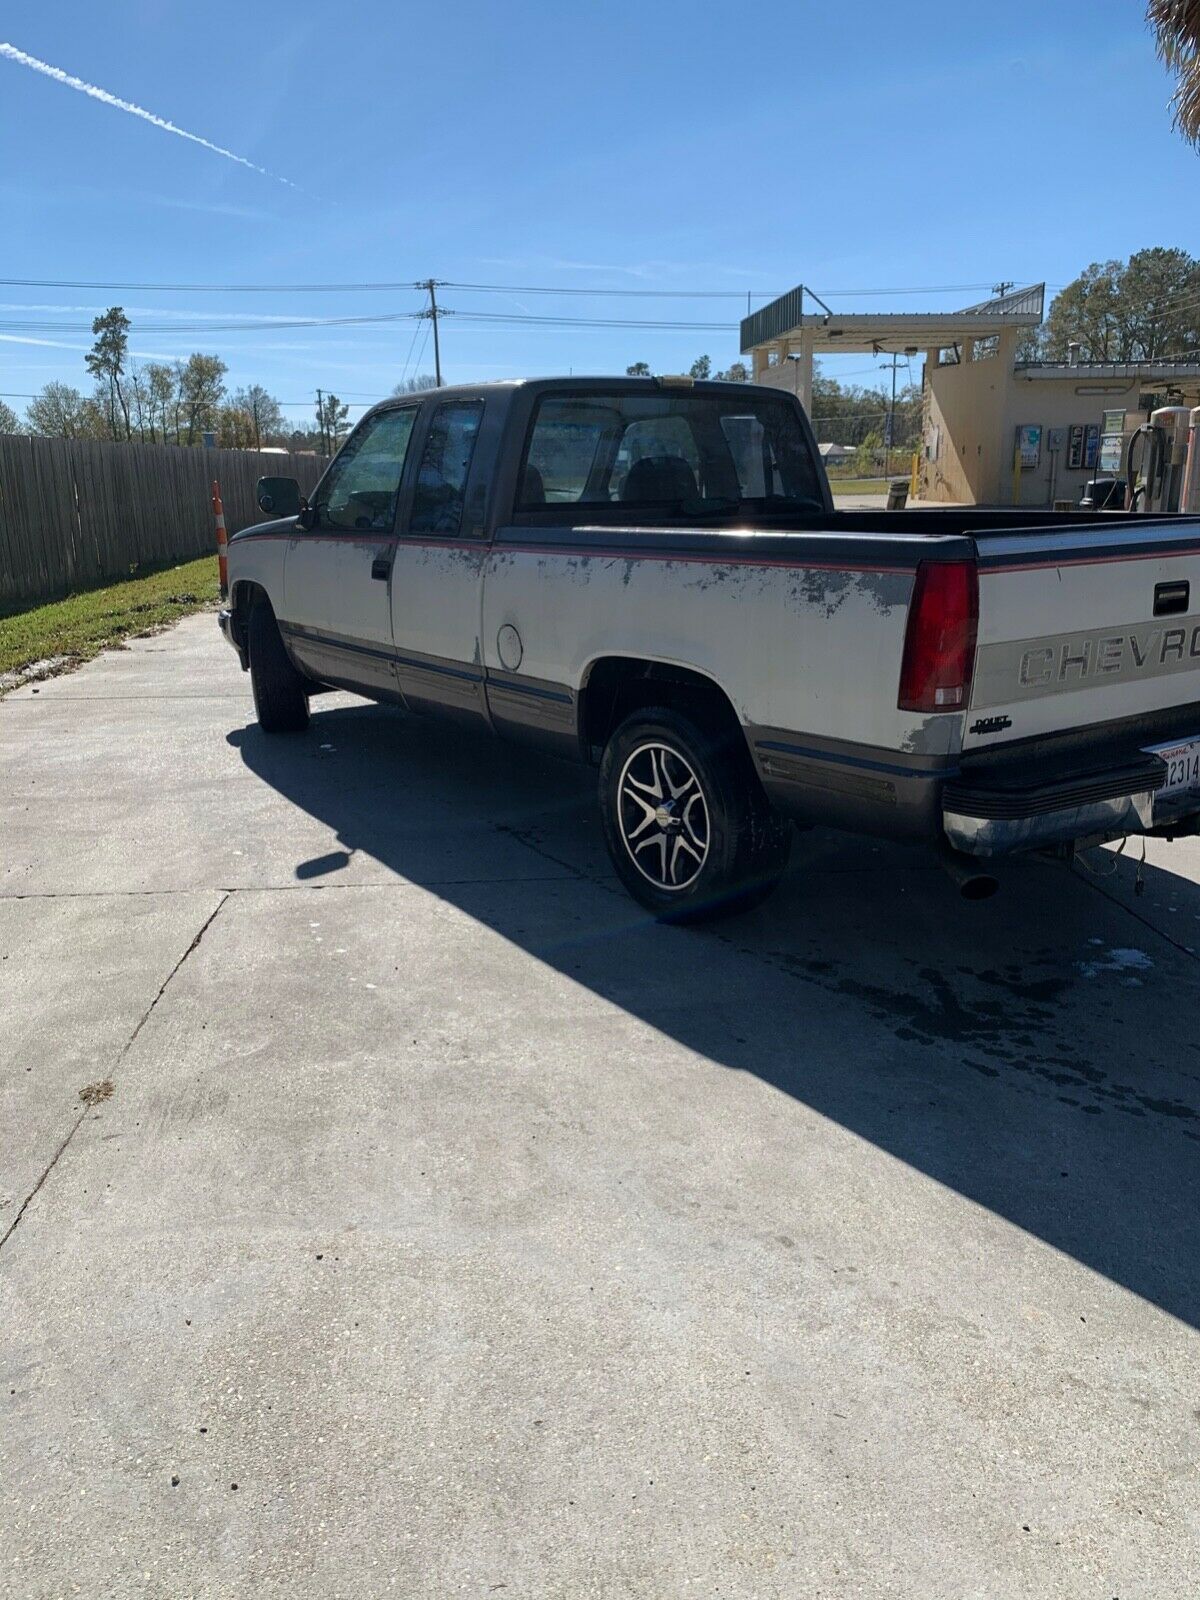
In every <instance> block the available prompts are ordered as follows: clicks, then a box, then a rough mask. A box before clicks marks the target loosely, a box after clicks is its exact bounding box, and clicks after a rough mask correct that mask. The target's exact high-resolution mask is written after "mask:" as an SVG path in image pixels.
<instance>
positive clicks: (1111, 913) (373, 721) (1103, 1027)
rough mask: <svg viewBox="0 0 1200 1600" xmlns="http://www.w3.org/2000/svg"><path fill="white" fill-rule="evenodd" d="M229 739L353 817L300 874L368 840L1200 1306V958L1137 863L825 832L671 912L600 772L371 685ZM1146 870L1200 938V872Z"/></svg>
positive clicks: (374, 850)
mask: <svg viewBox="0 0 1200 1600" xmlns="http://www.w3.org/2000/svg"><path fill="white" fill-rule="evenodd" d="M229 737H230V742H231V743H232V744H234V745H235V746H236V747H237V748H238V750H239V752H240V754H241V756H242V759H243V760H244V762H245V763H246V765H247V766H248V767H249V768H250V769H251V771H253V772H254V773H256V774H257V775H258V776H259V777H260V778H261V779H262V780H263V781H264V782H265V783H267V784H269V785H271V786H272V787H273V788H274V789H275V790H277V791H278V792H279V793H281V794H282V795H283V796H285V797H286V798H287V799H288V800H290V801H291V802H292V803H293V804H294V805H296V806H297V807H299V808H301V809H302V810H303V811H305V812H307V813H308V814H309V815H311V816H312V817H314V818H316V819H319V820H320V821H321V822H322V823H324V824H325V825H327V826H328V827H329V828H331V829H333V830H334V831H335V833H336V835H337V841H338V846H339V848H337V849H335V850H331V851H329V852H327V853H325V854H323V855H321V856H319V857H316V858H313V859H310V860H307V861H303V862H297V863H296V869H295V870H296V876H297V879H298V880H300V881H304V882H309V883H313V884H317V883H324V884H330V883H336V882H337V881H338V875H339V873H341V872H343V871H344V870H345V868H346V867H347V865H348V864H349V862H350V861H351V859H352V858H354V857H361V856H367V857H370V858H373V860H374V861H376V862H378V863H379V864H380V865H381V866H382V867H383V868H386V869H387V870H388V871H389V872H390V873H395V874H398V875H400V876H401V877H403V878H405V879H408V880H410V881H412V882H414V883H416V884H421V885H426V886H428V887H429V889H430V890H431V891H433V892H435V893H436V894H437V895H438V896H439V897H441V898H442V899H443V900H445V901H446V902H448V903H450V904H452V905H454V906H457V907H459V908H460V909H461V910H462V911H463V912H464V913H466V914H467V915H469V916H471V917H472V918H474V919H477V920H478V921H480V922H482V923H484V924H486V925H487V926H489V927H490V928H491V929H493V930H494V931H495V932H496V933H498V934H500V935H501V936H502V937H503V938H505V939H507V940H509V941H511V942H512V943H513V944H514V945H516V946H517V947H519V948H520V949H522V950H524V951H526V952H528V953H529V954H530V955H532V956H534V957H536V958H537V959H538V960H539V961H541V962H545V963H549V964H550V965H551V966H553V967H555V968H557V969H558V970H560V971H561V972H563V973H565V974H567V975H569V976H570V978H571V979H573V980H574V981H576V982H579V983H582V984H585V985H586V986H587V987H588V988H589V989H591V990H592V991H593V992H595V993H596V994H598V995H601V996H603V997H604V998H605V999H607V1000H608V1001H610V1002H612V1003H613V1004H615V1005H617V1006H619V1007H621V1008H622V1009H623V1010H624V1011H626V1012H627V1013H629V1014H630V1015H632V1016H634V1017H637V1018H639V1019H641V1020H642V1021H644V1022H646V1023H648V1024H649V1025H650V1026H652V1027H653V1028H655V1029H657V1030H659V1031H661V1032H662V1033H663V1034H665V1035H667V1036H669V1037H670V1038H672V1039H675V1040H677V1041H678V1042H679V1043H681V1044H683V1045H685V1046H686V1047H688V1048H689V1049H691V1050H693V1051H697V1052H699V1053H701V1054H702V1055H704V1056H705V1057H707V1058H709V1059H710V1060H712V1061H715V1062H718V1063H720V1064H721V1065H723V1066H725V1067H728V1068H731V1069H735V1070H737V1071H739V1072H744V1073H752V1074H754V1075H756V1076H757V1077H758V1078H760V1079H762V1080H763V1081H765V1082H766V1083H769V1084H771V1085H773V1086H774V1087H775V1088H776V1089H778V1090H780V1091H782V1092H783V1093H785V1094H787V1095H790V1096H793V1097H795V1099H797V1100H798V1101H801V1102H803V1103H805V1104H806V1105H808V1106H810V1107H812V1108H813V1109H815V1110H816V1111H817V1112H819V1113H821V1114H822V1115H823V1116H826V1117H829V1118H831V1119H833V1120H835V1121H836V1122H837V1123H839V1124H841V1125H842V1126H844V1127H846V1128H848V1129H850V1130H852V1131H853V1132H854V1133H856V1134H857V1135H859V1136H860V1137H862V1138H863V1139H867V1140H870V1141H871V1142H872V1143H874V1144H875V1145H877V1146H879V1147H880V1148H882V1149H884V1150H886V1151H888V1152H889V1153H890V1154H892V1155H893V1156H895V1157H897V1158H899V1159H900V1160H902V1161H904V1162H907V1163H909V1164H910V1165H911V1166H912V1167H914V1168H915V1169H917V1170H919V1171H920V1172H923V1173H925V1174H927V1175H929V1176H930V1177H931V1178H934V1179H936V1180H937V1181H938V1182H939V1183H941V1184H944V1185H946V1186H948V1187H949V1188H951V1189H953V1190H955V1191H957V1192H958V1193H960V1194H961V1195H963V1196H966V1197H967V1198H968V1199H970V1200H971V1201H973V1202H975V1203H976V1204H978V1205H980V1206H984V1207H987V1208H988V1209H989V1210H990V1211H992V1212H994V1213H996V1214H997V1215H999V1216H1001V1217H1003V1218H1005V1219H1007V1220H1008V1221H1009V1222H1011V1223H1014V1224H1016V1225H1017V1226H1018V1227H1020V1228H1023V1229H1026V1230H1027V1231H1028V1232H1029V1233H1031V1234H1033V1235H1035V1236H1037V1237H1038V1238H1040V1239H1042V1240H1044V1241H1045V1242H1046V1243H1048V1244H1050V1245H1052V1246H1053V1247H1054V1248H1056V1249H1058V1250H1060V1251H1063V1252H1066V1253H1067V1254H1069V1255H1071V1256H1073V1257H1075V1258H1076V1259H1077V1260H1078V1261H1080V1262H1082V1263H1084V1264H1085V1265H1086V1266H1088V1267H1090V1268H1091V1269H1093V1270H1094V1271H1096V1272H1098V1273H1101V1274H1103V1275H1105V1276H1106V1277H1107V1278H1109V1279H1112V1280H1113V1281H1114V1282H1116V1283H1119V1284H1121V1285H1123V1286H1124V1287H1125V1288H1127V1289H1130V1290H1132V1291H1134V1292H1135V1293H1137V1294H1139V1295H1141V1296H1143V1297H1145V1298H1146V1299H1147V1300H1149V1301H1152V1302H1154V1303H1156V1304H1157V1305H1159V1306H1161V1307H1163V1308H1164V1309H1166V1310H1167V1311H1169V1312H1171V1313H1173V1314H1174V1315H1175V1316H1177V1317H1179V1318H1182V1319H1184V1320H1186V1321H1187V1322H1189V1323H1192V1324H1194V1325H1200V1281H1198V1272H1197V1267H1198V1264H1200V1230H1198V1229H1197V1226H1196V1219H1197V1215H1198V1214H1200V1211H1198V1208H1200V1030H1198V1029H1197V1026H1196V1017H1197V1015H1198V1014H1200V1012H1198V1001H1200V992H1198V991H1200V984H1198V982H1197V975H1198V973H1200V967H1198V964H1197V960H1196V958H1195V956H1193V955H1192V954H1190V953H1189V952H1188V951H1187V950H1186V949H1185V948H1183V947H1182V946H1183V943H1184V942H1186V941H1185V938H1184V937H1183V936H1180V937H1178V938H1176V937H1175V936H1174V934H1172V935H1171V936H1169V937H1167V936H1164V935H1163V934H1162V933H1159V932H1157V931H1155V930H1154V929H1153V928H1151V927H1149V926H1147V925H1146V923H1145V922H1143V921H1140V920H1138V919H1137V917H1136V916H1135V915H1132V914H1131V910H1130V909H1129V908H1127V907H1126V906H1124V905H1122V904H1119V903H1117V901H1118V899H1120V898H1121V897H1123V896H1124V895H1125V894H1126V893H1127V892H1128V886H1129V881H1130V879H1129V874H1130V872H1131V871H1132V868H1131V866H1130V865H1129V864H1128V863H1121V864H1119V866H1118V869H1117V872H1116V874H1115V875H1114V878H1113V879H1112V880H1109V881H1108V882H1107V892H1100V891H1101V887H1102V886H1101V885H1100V884H1099V883H1093V882H1091V881H1089V880H1088V879H1087V877H1086V876H1085V875H1084V874H1082V873H1081V872H1080V871H1079V869H1078V868H1077V869H1076V870H1075V871H1071V870H1068V869H1067V868H1065V867H1061V866H1052V865H1049V864H1044V863H1040V862H1037V863H1030V864H1026V865H1020V864H1013V865H1011V866H1010V868H1009V869H1008V870H1007V871H1006V873H1005V876H1004V880H1003V887H1002V889H1001V893H1000V894H999V895H998V896H997V897H996V898H995V899H994V900H991V901H988V902H985V903H983V904H970V903H967V902H964V901H963V900H961V899H960V898H959V896H958V893H957V891H956V889H955V887H954V886H953V884H951V883H950V881H949V880H948V879H947V878H946V877H945V876H944V874H942V873H941V871H940V870H939V869H938V867H937V866H936V865H935V864H934V863H933V862H932V861H931V859H930V858H929V857H928V856H926V855H924V854H922V853H921V852H918V851H913V850H905V849H903V848H901V847H893V846H888V845H884V844H879V843H876V842H874V841H870V840H860V839H855V838H850V837H848V836H841V835H835V834H832V833H826V834H822V833H820V832H818V833H813V834H810V835H804V836H803V837H800V838H798V839H797V841H796V847H795V849H794V851H793V857H792V866H791V868H790V869H789V873H788V876H787V878H786V879H785V881H784V883H783V885H782V886H781V888H780V890H779V892H778V893H777V894H776V895H775V896H773V897H772V899H771V900H770V901H769V902H768V903H767V904H766V905H765V906H762V907H760V908H759V909H758V910H756V911H754V912H752V913H749V914H748V915H745V916H742V917H739V918H736V919H733V920H730V921H727V922H724V923H718V924H715V925H713V926H710V927H702V928H673V927H662V926H658V925H656V924H654V923H653V922H651V921H649V920H648V919H647V918H646V916H645V914H644V913H643V912H641V911H640V909H639V908H638V907H636V906H635V905H634V904H633V902H631V901H630V900H629V899H628V897H627V896H626V895H625V893H624V891H623V890H622V889H621V887H620V885H619V884H618V883H617V881H616V879H615V878H614V877H613V875H612V873H611V871H610V868H609V865H608V861H607V858H606V856H605V854H604V850H603V845H602V842H601V838H600V828H599V821H598V817H597V814H596V810H595V803H594V775H593V774H592V773H590V772H588V771H585V770H583V769H580V768H573V767H571V766H568V765H564V764H560V763H557V762H554V761H550V760H547V759H543V758H542V757H540V756H537V755H532V754H529V753H526V752H524V751H522V750H520V749H517V748H514V747H510V746H505V745H501V744H499V743H496V742H494V741H492V740H491V739H489V738H487V737H486V736H484V735H476V734H467V733H458V732H456V731H454V730H452V729H447V728H443V727H439V726H435V725H432V724H427V723H423V722H421V721H419V720H417V719H414V718H409V717H407V716H405V715H404V714H403V713H400V712H393V711H390V710H388V709H385V708H381V707H376V706H368V705H353V706H350V707H342V708H336V709H330V710H321V709H319V703H318V710H317V714H316V715H315V717H314V719H313V723H312V725H311V727H310V729H309V731H308V732H307V733H306V734H304V735H298V736H295V737H293V738H283V739H279V738H276V739H268V738H265V737H264V736H263V735H262V734H261V733H260V732H259V730H258V729H257V727H254V726H250V727H247V728H244V729H240V730H238V731H236V732H235V733H233V734H231V735H230V736H229ZM514 841H515V842H516V844H517V845H518V846H519V847H520V848H519V849H517V850H516V851H515V852H514ZM514 854H515V855H516V857H517V859H518V860H519V861H520V862H522V863H525V865H524V866H523V867H522V869H521V870H520V872H519V873H518V874H514V872H513V870H512V867H511V862H512V860H513V857H514ZM502 857H503V858H504V860H505V861H507V862H508V863H510V865H509V867H508V870H507V872H506V873H505V872H504V871H503V869H502V868H501V867H500V865H499V862H500V860H501V858H502ZM543 869H544V870H543ZM1146 880H1147V889H1148V894H1147V900H1153V899H1155V898H1156V897H1157V899H1158V900H1159V901H1160V902H1161V903H1163V904H1166V903H1170V904H1171V905H1172V906H1173V908H1174V909H1175V914H1176V916H1177V917H1178V926H1179V927H1180V928H1181V929H1182V928H1185V927H1186V928H1196V929H1197V934H1198V937H1197V943H1198V944H1200V886H1197V885H1196V884H1193V883H1192V882H1191V881H1189V880H1187V879H1184V878H1182V877H1176V876H1175V875H1174V874H1171V873H1168V872H1163V871H1160V870H1156V869H1154V868H1151V867H1147V868H1146ZM1131 904H1132V902H1131ZM1139 904H1140V902H1139ZM1174 926H1175V924H1172V927H1174ZM650 1070H652V1063H650ZM881 1226H886V1219H881ZM934 1248H936V1241H935V1242H934Z"/></svg>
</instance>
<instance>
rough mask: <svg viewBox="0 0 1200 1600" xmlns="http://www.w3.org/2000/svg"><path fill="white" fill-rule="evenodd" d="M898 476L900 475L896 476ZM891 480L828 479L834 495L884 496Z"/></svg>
mask: <svg viewBox="0 0 1200 1600" xmlns="http://www.w3.org/2000/svg"><path fill="white" fill-rule="evenodd" d="M896 476H897V477H898V476H900V474H898V473H897V474H896ZM891 481H892V480H891V478H835V477H833V476H831V477H830V479H829V487H830V489H831V490H832V492H833V493H834V494H886V493H887V492H888V484H889V483H891Z"/></svg>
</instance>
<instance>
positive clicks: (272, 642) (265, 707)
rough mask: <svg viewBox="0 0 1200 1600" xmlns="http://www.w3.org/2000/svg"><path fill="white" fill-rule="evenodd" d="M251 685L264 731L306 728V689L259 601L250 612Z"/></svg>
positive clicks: (269, 612) (268, 610)
mask: <svg viewBox="0 0 1200 1600" xmlns="http://www.w3.org/2000/svg"><path fill="white" fill-rule="evenodd" d="M246 631H247V635H248V642H249V646H250V687H251V688H252V689H253V691H254V710H255V712H256V713H257V715H258V725H259V727H260V728H261V729H262V731H263V732H264V733H301V732H303V730H304V729H305V728H307V727H308V689H307V685H306V682H305V680H304V679H303V678H302V677H301V676H300V674H299V673H298V672H297V671H296V669H295V667H294V666H293V665H292V663H291V661H290V660H289V659H288V653H287V651H286V650H285V649H284V648H283V639H282V637H281V636H280V632H279V624H278V623H277V622H276V621H275V613H274V612H273V611H272V610H271V608H270V606H269V605H265V604H264V603H263V602H262V601H261V600H260V601H259V603H258V604H257V605H256V606H255V608H254V610H253V611H252V612H251V613H250V625H249V627H248V628H247V630H246Z"/></svg>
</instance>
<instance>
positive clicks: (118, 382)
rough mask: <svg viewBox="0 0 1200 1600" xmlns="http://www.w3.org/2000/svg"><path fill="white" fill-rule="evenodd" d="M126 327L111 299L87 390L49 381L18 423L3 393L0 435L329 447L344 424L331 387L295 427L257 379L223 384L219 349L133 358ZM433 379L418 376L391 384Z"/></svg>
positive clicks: (342, 405) (96, 332)
mask: <svg viewBox="0 0 1200 1600" xmlns="http://www.w3.org/2000/svg"><path fill="white" fill-rule="evenodd" d="M130 326H131V324H130V321H129V318H128V317H127V316H126V315H125V312H124V310H123V308H122V307H121V306H110V307H109V309H108V310H107V311H105V312H103V313H102V314H101V315H100V316H98V317H97V318H96V319H95V320H94V322H93V323H92V334H93V337H94V339H95V343H94V344H93V345H92V348H91V349H90V350H89V351H88V353H87V355H86V356H85V358H84V362H85V365H86V367H87V370H88V373H89V375H90V376H91V378H92V380H93V388H92V392H91V393H90V394H84V393H83V392H82V391H81V390H79V389H77V388H75V387H74V386H73V385H72V384H69V383H48V384H46V386H45V387H44V388H43V389H42V390H40V391H39V393H38V394H36V395H35V396H34V397H33V399H32V400H31V401H30V402H29V404H28V406H27V407H26V410H25V418H24V425H23V426H22V421H21V419H20V418H19V417H18V416H17V414H16V412H15V411H14V410H13V409H12V407H11V406H8V405H6V404H5V403H4V402H3V401H0V433H20V432H26V433H35V434H41V435H44V436H45V437H47V438H51V439H105V440H109V441H116V442H118V443H133V442H137V443H140V444H176V445H201V444H203V443H204V442H205V436H206V435H211V436H212V438H213V440H214V442H215V443H216V444H217V445H219V446H221V447H222V448H225V449H233V450H259V449H262V448H263V447H264V446H272V447H280V446H282V447H283V448H285V449H288V450H313V451H317V452H319V453H321V454H324V455H331V454H332V453H333V452H334V450H336V449H337V447H338V446H339V445H340V444H341V443H342V441H343V440H344V439H345V437H346V435H347V434H348V433H349V431H350V407H349V404H348V403H347V402H346V401H344V400H341V399H339V398H338V396H337V395H336V394H332V393H323V392H322V393H319V394H318V397H317V399H316V401H315V402H314V408H313V410H314V415H313V420H312V421H311V422H309V423H305V424H299V425H298V424H297V423H295V422H289V421H288V419H287V418H286V417H285V416H284V414H283V407H282V406H281V405H280V403H279V401H278V400H277V399H276V398H275V396H274V395H273V394H271V393H270V392H269V391H268V390H267V389H265V388H264V387H263V385H262V384H261V383H252V384H248V385H246V386H244V387H242V388H238V389H229V388H228V387H227V385H226V382H225V379H226V376H227V374H228V371H229V369H228V367H227V366H226V364H225V362H224V361H223V360H222V359H221V357H220V356H218V355H206V354H204V353H203V352H201V351H195V352H194V353H193V354H192V355H190V356H189V357H188V358H187V360H186V361H182V360H181V361H173V362H166V361H147V362H142V363H140V364H139V363H138V362H136V361H134V360H133V359H132V358H131V357H130V354H129V331H130ZM433 382H434V380H433V379H432V378H431V377H427V376H425V375H423V374H422V375H421V376H419V377H416V378H410V379H408V381H407V382H406V383H403V384H399V385H397V387H396V389H395V390H394V391H393V392H394V393H397V394H401V393H406V392H410V391H414V390H420V389H424V388H428V387H431V386H432V385H433Z"/></svg>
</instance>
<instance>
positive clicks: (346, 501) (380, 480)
mask: <svg viewBox="0 0 1200 1600" xmlns="http://www.w3.org/2000/svg"><path fill="white" fill-rule="evenodd" d="M416 415H417V408H416V406H405V407H404V408H403V409H402V410H397V411H379V412H377V413H376V414H375V416H373V417H368V418H367V419H366V421H365V422H363V423H362V425H361V426H360V427H359V428H358V429H357V430H356V431H355V432H354V433H352V434H351V435H350V437H349V439H347V441H346V443H345V446H344V447H343V449H342V452H341V454H340V455H339V456H338V458H337V460H336V461H335V462H334V463H333V465H332V466H331V467H330V469H329V471H328V472H327V473H326V474H325V477H324V479H323V480H322V483H321V486H320V489H319V490H318V492H317V499H316V501H315V507H316V512H317V519H316V522H315V523H314V525H313V526H314V528H316V529H330V530H332V531H334V532H347V533H354V532H361V533H391V531H392V524H393V522H394V521H395V519H396V494H397V491H398V490H399V488H400V477H401V474H402V473H403V471H404V458H405V456H406V455H407V454H408V441H409V439H410V438H411V437H412V430H413V422H414V420H415V418H416Z"/></svg>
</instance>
